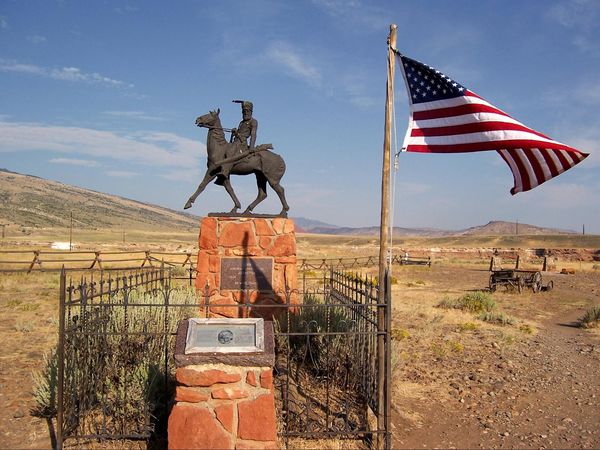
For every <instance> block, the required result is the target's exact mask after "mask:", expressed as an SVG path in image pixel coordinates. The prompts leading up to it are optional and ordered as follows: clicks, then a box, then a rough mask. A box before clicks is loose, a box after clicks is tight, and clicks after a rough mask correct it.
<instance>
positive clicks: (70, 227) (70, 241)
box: [69, 211, 73, 251]
mask: <svg viewBox="0 0 600 450" xmlns="http://www.w3.org/2000/svg"><path fill="white" fill-rule="evenodd" d="M71 250H73V211H71V225H70V226H69V251H71Z"/></svg>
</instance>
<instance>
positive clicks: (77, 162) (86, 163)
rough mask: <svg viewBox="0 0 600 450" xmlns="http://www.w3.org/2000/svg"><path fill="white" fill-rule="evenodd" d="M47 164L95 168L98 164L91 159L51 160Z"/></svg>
mask: <svg viewBox="0 0 600 450" xmlns="http://www.w3.org/2000/svg"><path fill="white" fill-rule="evenodd" d="M49 162H51V163H52V164H67V165H71V166H82V167H96V166H98V162H97V161H94V160H91V159H76V158H52V159H51V160H50V161H49Z"/></svg>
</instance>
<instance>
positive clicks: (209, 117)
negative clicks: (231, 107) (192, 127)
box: [196, 109, 221, 128]
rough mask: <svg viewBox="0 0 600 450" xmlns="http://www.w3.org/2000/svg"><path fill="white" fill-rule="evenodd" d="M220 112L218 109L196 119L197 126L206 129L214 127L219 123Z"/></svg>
mask: <svg viewBox="0 0 600 450" xmlns="http://www.w3.org/2000/svg"><path fill="white" fill-rule="evenodd" d="M220 112H221V110H220V109H217V110H216V111H210V112H208V113H207V114H204V115H203V116H200V117H198V118H197V119H196V125H197V126H199V127H206V128H210V127H213V126H214V125H215V123H217V121H218V120H219V113H220Z"/></svg>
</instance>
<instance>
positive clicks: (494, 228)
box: [456, 220, 576, 236]
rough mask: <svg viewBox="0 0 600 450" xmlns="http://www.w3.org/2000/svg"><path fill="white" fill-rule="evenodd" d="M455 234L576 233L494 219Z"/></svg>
mask: <svg viewBox="0 0 600 450" xmlns="http://www.w3.org/2000/svg"><path fill="white" fill-rule="evenodd" d="M456 234H461V235H477V236H496V235H498V236H504V235H509V234H525V235H537V234H552V235H556V234H576V232H575V231H570V230H560V229H558V228H543V227H537V226H535V225H528V224H526V223H516V222H503V221H501V220H494V221H491V222H488V223H486V224H485V225H480V226H477V227H471V228H467V229H466V230H462V231H461V232H458V233H456Z"/></svg>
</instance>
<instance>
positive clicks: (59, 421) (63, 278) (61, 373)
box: [56, 266, 67, 450]
mask: <svg viewBox="0 0 600 450" xmlns="http://www.w3.org/2000/svg"><path fill="white" fill-rule="evenodd" d="M66 282H67V274H66V272H65V266H63V267H62V270H61V271H60V299H59V305H58V349H57V353H58V355H57V357H58V374H57V378H58V380H57V386H56V390H57V393H56V395H57V403H58V404H57V410H56V447H57V449H58V450H61V449H62V446H63V415H64V406H63V395H64V380H65V301H66V292H65V289H66V284H67V283H66Z"/></svg>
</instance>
